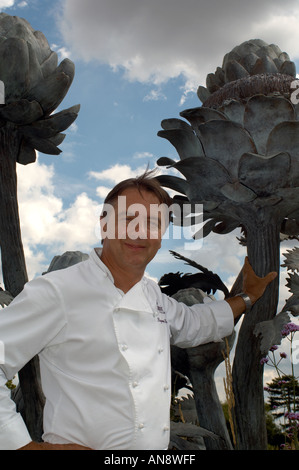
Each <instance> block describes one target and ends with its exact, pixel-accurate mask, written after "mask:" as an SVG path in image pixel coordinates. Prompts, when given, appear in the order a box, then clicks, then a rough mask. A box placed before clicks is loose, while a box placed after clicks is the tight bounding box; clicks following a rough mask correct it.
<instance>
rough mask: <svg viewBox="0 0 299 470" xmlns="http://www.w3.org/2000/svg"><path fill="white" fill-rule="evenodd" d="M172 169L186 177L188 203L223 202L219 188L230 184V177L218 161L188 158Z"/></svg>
mask: <svg viewBox="0 0 299 470" xmlns="http://www.w3.org/2000/svg"><path fill="white" fill-rule="evenodd" d="M173 167H174V168H176V169H177V170H179V171H180V172H181V173H182V174H183V175H184V176H185V177H186V179H187V181H188V183H189V186H188V192H187V193H186V195H187V196H188V198H189V200H190V201H192V202H196V201H203V200H204V201H217V200H225V197H224V195H223V194H222V193H221V191H220V188H222V187H223V186H224V185H225V184H226V183H228V182H230V175H229V173H228V171H227V170H226V168H224V166H223V165H222V164H221V163H219V162H218V161H216V160H213V159H212V158H207V157H190V158H186V159H185V160H180V161H179V162H177V163H176V164H175V165H173Z"/></svg>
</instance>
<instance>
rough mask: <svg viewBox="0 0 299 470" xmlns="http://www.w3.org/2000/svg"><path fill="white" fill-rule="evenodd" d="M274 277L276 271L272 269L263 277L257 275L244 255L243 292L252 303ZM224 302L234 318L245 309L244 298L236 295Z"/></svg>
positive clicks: (260, 295)
mask: <svg viewBox="0 0 299 470" xmlns="http://www.w3.org/2000/svg"><path fill="white" fill-rule="evenodd" d="M276 277H277V273H276V272H274V271H273V272H271V273H269V274H267V276H265V277H258V276H257V275H256V274H255V272H254V271H253V269H252V267H251V265H250V263H249V260H248V257H247V256H246V258H245V263H244V266H243V292H244V294H247V295H248V296H249V298H250V301H251V304H252V305H253V304H255V302H256V301H257V300H258V299H259V298H260V297H262V295H263V294H264V292H265V290H266V287H267V286H268V284H270V282H272V281H273V280H274V279H275V278H276ZM226 302H227V303H228V304H229V305H230V307H231V309H232V311H233V315H234V318H235V319H237V318H239V317H240V316H241V315H242V313H244V311H245V309H246V304H245V301H244V299H243V298H242V297H240V296H238V295H237V296H235V297H231V298H228V299H226Z"/></svg>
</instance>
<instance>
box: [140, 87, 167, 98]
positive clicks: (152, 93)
mask: <svg viewBox="0 0 299 470" xmlns="http://www.w3.org/2000/svg"><path fill="white" fill-rule="evenodd" d="M165 100H167V98H166V96H165V95H164V93H162V92H161V90H158V89H156V90H151V91H150V92H149V93H148V94H147V95H146V96H145V97H144V98H143V101H165Z"/></svg>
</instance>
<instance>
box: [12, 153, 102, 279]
mask: <svg viewBox="0 0 299 470" xmlns="http://www.w3.org/2000/svg"><path fill="white" fill-rule="evenodd" d="M18 199H19V211H20V219H21V229H22V239H23V245H24V251H25V256H26V262H27V267H28V274H29V278H30V279H31V278H33V277H34V276H35V275H36V274H40V273H41V272H42V271H43V270H45V269H46V268H47V267H48V265H49V258H50V260H51V259H52V257H53V256H55V255H57V254H62V253H64V252H65V251H72V250H81V251H85V252H89V251H90V249H91V247H92V246H94V245H95V244H97V243H98V242H99V240H98V238H97V236H96V232H95V230H96V225H97V217H98V215H97V208H98V202H97V201H93V200H91V199H90V198H89V197H88V196H87V194H86V193H84V192H81V193H80V194H78V195H77V197H76V198H75V200H74V201H73V202H72V203H71V204H70V205H69V207H64V204H63V201H62V199H61V198H60V197H58V196H57V195H56V188H55V173H54V168H53V167H52V166H47V165H43V164H41V163H39V161H37V162H36V163H35V164H33V165H27V166H23V165H18Z"/></svg>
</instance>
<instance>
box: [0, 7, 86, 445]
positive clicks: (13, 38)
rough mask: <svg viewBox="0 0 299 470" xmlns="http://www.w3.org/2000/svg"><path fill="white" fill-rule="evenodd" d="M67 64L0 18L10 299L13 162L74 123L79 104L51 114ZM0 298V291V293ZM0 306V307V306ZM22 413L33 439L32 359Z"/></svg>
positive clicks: (0, 145) (21, 264)
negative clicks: (59, 61)
mask: <svg viewBox="0 0 299 470" xmlns="http://www.w3.org/2000/svg"><path fill="white" fill-rule="evenodd" d="M74 73H75V67H74V64H73V63H72V61H70V60H69V59H65V60H63V61H62V62H61V63H60V64H58V56H57V54H56V53H55V52H53V51H51V49H50V47H49V44H48V42H47V40H46V38H45V36H44V35H43V33H41V32H40V31H35V30H34V29H33V28H32V27H31V26H30V24H29V23H28V22H27V21H26V20H24V19H22V18H19V17H16V16H9V15H7V14H5V13H1V14H0V80H1V82H2V84H4V104H1V105H0V247H1V262H2V272H3V280H4V285H5V289H6V291H9V292H10V294H11V295H12V297H15V296H16V295H17V294H19V293H20V292H21V290H22V289H23V287H24V284H25V283H26V282H27V281H28V276H27V270H26V262H25V257H24V250H23V244H22V238H21V231H20V220H19V210H18V199H17V175H16V165H17V163H20V164H23V165H27V164H29V163H33V162H35V160H36V150H37V151H39V152H42V153H45V154H50V155H58V154H59V153H60V152H61V150H60V149H59V148H58V145H60V144H61V143H62V141H63V140H64V137H65V134H64V133H63V131H65V130H66V129H67V128H68V127H69V126H70V125H71V124H72V123H73V122H74V120H75V119H76V118H77V116H78V112H79V105H76V106H73V107H71V108H69V109H66V110H63V111H60V112H58V113H56V114H54V111H55V109H56V108H57V107H58V106H59V105H60V103H61V102H62V101H63V99H64V97H65V95H66V94H67V92H68V90H69V87H70V86H71V83H72V81H73V78H74ZM1 298H3V292H2V294H1ZM1 303H3V302H1ZM19 378H20V384H21V389H22V396H23V399H24V409H23V414H24V417H25V421H26V424H27V426H28V429H29V432H30V433H31V436H32V438H33V439H34V440H39V439H40V436H41V433H42V418H41V417H42V411H43V405H44V397H43V393H42V390H41V386H40V380H39V365H38V358H37V357H36V358H33V359H32V361H30V362H29V363H28V364H26V366H25V367H24V368H23V369H22V370H21V371H20V372H19Z"/></svg>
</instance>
